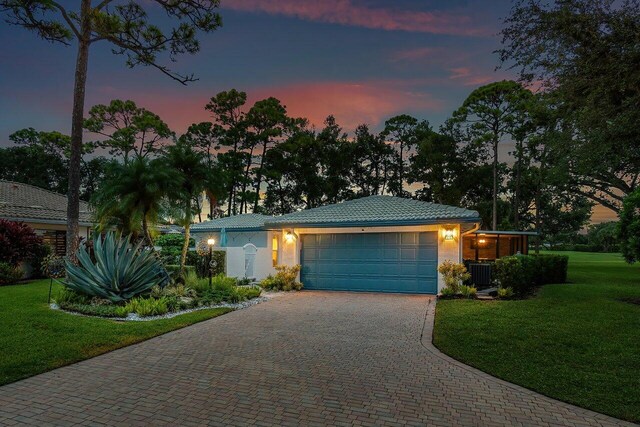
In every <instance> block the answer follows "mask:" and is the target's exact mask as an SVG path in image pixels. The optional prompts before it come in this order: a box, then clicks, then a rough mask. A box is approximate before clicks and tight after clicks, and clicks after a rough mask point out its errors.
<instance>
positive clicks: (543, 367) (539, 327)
mask: <svg viewBox="0 0 640 427" xmlns="http://www.w3.org/2000/svg"><path fill="white" fill-rule="evenodd" d="M563 253H565V254H568V255H569V277H568V280H569V282H570V283H567V284H561V285H546V286H544V287H542V288H541V289H540V290H539V292H538V293H537V295H536V296H535V297H532V298H530V299H527V300H521V301H490V302H485V301H463V300H448V301H445V300H442V301H438V305H437V311H436V325H435V332H434V344H435V345H436V346H437V347H438V348H439V349H440V350H442V351H443V352H445V353H446V354H448V355H450V356H452V357H454V358H456V359H458V360H460V361H462V362H464V363H466V364H469V365H471V366H475V367H476V368H479V369H481V370H483V371H485V372H488V373H490V374H491V375H494V376H496V377H498V378H502V379H504V380H507V381H510V382H513V383H516V384H519V385H521V386H524V387H527V388H530V389H532V390H535V391H537V392H540V393H542V394H545V395H547V396H550V397H554V398H556V399H559V400H563V401H566V402H570V403H573V404H575V405H578V406H582V407H584V408H588V409H592V410H594V411H598V412H602V413H605V414H608V415H612V416H614V417H618V418H622V419H625V420H629V421H634V422H640V305H638V304H632V303H630V302H625V301H624V300H628V301H631V300H634V299H635V300H638V299H639V298H640V265H631V266H630V265H628V264H625V263H624V261H623V260H622V257H621V256H620V255H619V254H596V253H584V252H563Z"/></svg>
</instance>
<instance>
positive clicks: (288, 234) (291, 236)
mask: <svg viewBox="0 0 640 427" xmlns="http://www.w3.org/2000/svg"><path fill="white" fill-rule="evenodd" d="M294 239H295V235H294V234H293V233H292V232H291V231H287V232H285V233H284V240H285V241H286V242H287V243H291V242H293V241H294Z"/></svg>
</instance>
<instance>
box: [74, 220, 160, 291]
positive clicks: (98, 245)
mask: <svg viewBox="0 0 640 427" xmlns="http://www.w3.org/2000/svg"><path fill="white" fill-rule="evenodd" d="M142 243H143V242H142V241H141V242H140V243H138V244H137V245H136V246H133V245H131V243H129V238H127V237H120V236H116V234H115V233H113V232H109V233H107V234H106V235H105V237H104V238H103V239H102V238H97V239H96V240H95V247H94V254H95V258H96V261H95V262H94V261H92V259H91V257H90V256H89V253H88V252H87V250H86V248H83V247H80V249H78V252H77V253H76V256H77V258H78V263H79V264H78V265H75V264H73V263H71V262H70V261H69V260H67V261H66V267H67V279H66V280H65V282H64V285H65V286H66V287H68V288H70V289H73V290H74V291H76V292H79V293H83V294H85V295H88V296H91V297H99V298H106V299H109V300H110V301H112V302H119V301H127V300H129V299H131V298H133V297H135V296H137V295H139V294H142V293H146V292H149V291H150V290H151V288H153V287H154V286H160V287H164V286H166V285H167V284H168V283H169V276H168V275H167V272H166V271H165V269H164V268H163V267H162V264H160V261H159V260H158V258H157V257H156V256H155V254H154V252H153V251H152V250H151V249H147V248H143V247H142Z"/></svg>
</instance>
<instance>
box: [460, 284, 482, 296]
mask: <svg viewBox="0 0 640 427" xmlns="http://www.w3.org/2000/svg"><path fill="white" fill-rule="evenodd" d="M460 293H461V294H462V296H463V297H464V298H468V299H474V298H475V297H476V295H477V294H478V290H477V289H476V288H475V287H474V286H466V285H461V286H460Z"/></svg>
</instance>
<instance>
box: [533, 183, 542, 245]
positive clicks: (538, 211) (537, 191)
mask: <svg viewBox="0 0 640 427" xmlns="http://www.w3.org/2000/svg"><path fill="white" fill-rule="evenodd" d="M535 197H536V200H535V203H536V231H537V232H538V235H537V236H536V253H540V226H541V225H542V218H541V215H540V207H541V205H542V203H541V200H540V184H539V183H538V187H537V188H536V196H535Z"/></svg>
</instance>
